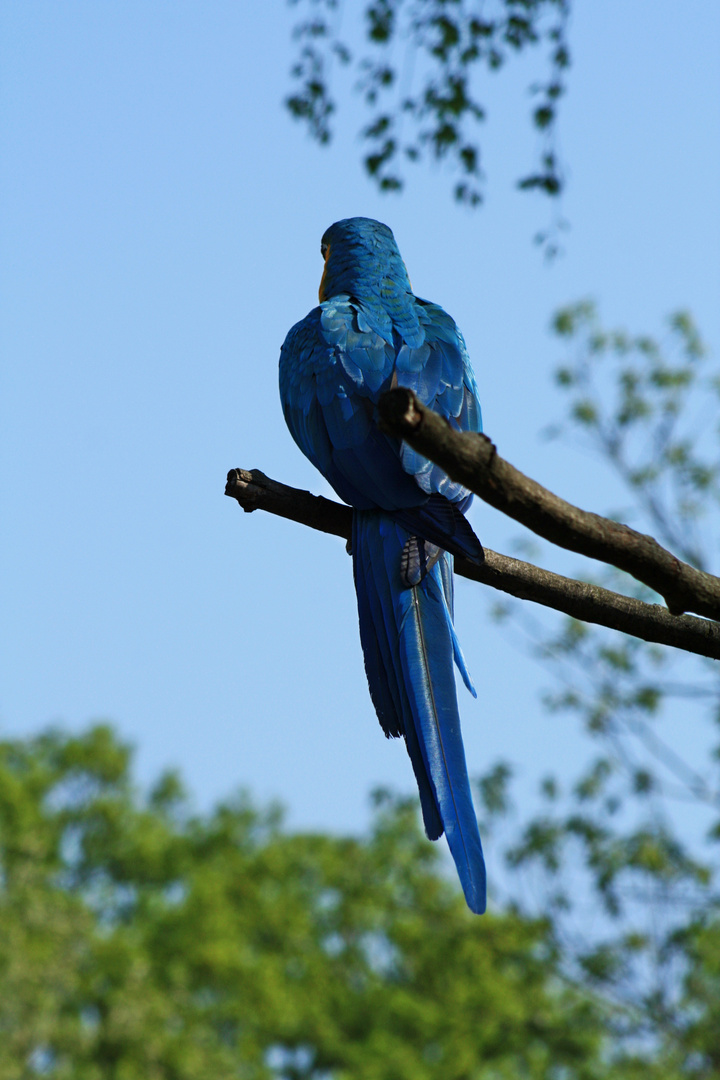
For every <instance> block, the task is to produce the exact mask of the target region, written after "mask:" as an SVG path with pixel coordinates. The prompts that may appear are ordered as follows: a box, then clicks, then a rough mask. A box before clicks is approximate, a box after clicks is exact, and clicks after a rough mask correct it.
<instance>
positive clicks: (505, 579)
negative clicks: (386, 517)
mask: <svg viewBox="0 0 720 1080" xmlns="http://www.w3.org/2000/svg"><path fill="white" fill-rule="evenodd" d="M423 452H424V451H423ZM225 494H226V495H229V496H230V497H231V498H233V499H237V501H238V503H239V504H240V506H241V507H242V508H243V510H245V511H246V512H251V511H253V510H266V511H267V512H268V513H271V514H276V515H278V516H279V517H284V518H288V519H289V520H291V521H297V522H299V523H300V524H301V525H307V526H309V527H310V528H312V529H318V530H320V531H321V532H326V533H331V534H332V535H333V536H340V537H342V538H343V539H344V540H349V539H350V535H351V531H352V510H351V509H350V507H349V506H344V505H343V504H342V503H337V502H333V501H332V500H331V499H324V498H323V497H322V496H318V495H311V494H310V492H309V491H300V490H298V489H297V488H293V487H288V486H287V484H280V483H278V481H277V480H271V479H270V477H268V476H265V474H264V473H262V472H260V470H259V469H252V470H251V471H248V470H246V469H231V470H230V472H229V473H228V476H227V485H226V487H225ZM455 571H456V573H457V574H459V575H460V576H461V577H466V578H470V579H471V580H473V581H479V582H481V583H482V584H484V585H490V586H492V588H494V589H499V590H500V591H502V592H506V593H509V594H510V595H511V596H516V597H519V598H520V599H522V600H532V601H533V602H534V603H536V604H543V605H544V606H545V607H551V608H554V609H555V610H556V611H562V612H564V613H565V614H566V615H571V616H572V617H573V618H575V619H581V620H583V621H584V622H592V623H598V624H599V625H601V626H608V627H610V628H611V629H613V630H621V631H623V632H624V633H626V634H632V635H633V636H634V637H639V638H642V639H643V640H645V641H654V642H657V643H659V644H661V645H672V646H674V647H675V648H678V649H684V650H685V651H686V652H692V653H698V654H699V655H700V656H709V657H711V658H713V659H715V660H718V659H720V624H718V623H715V622H709V621H707V620H705V619H697V618H695V617H694V616H692V615H680V616H676V615H671V614H670V613H669V612H668V611H667V610H666V609H665V608H664V607H662V606H661V605H660V604H645V603H643V602H642V601H641V600H634V599H631V598H630V597H627V596H621V595H620V593H616V592H612V591H610V590H609V589H602V588H600V587H599V586H597V585H588V584H587V583H585V582H583V581H575V580H574V579H572V578H566V577H562V576H561V575H560V574H553V573H551V572H550V571H549V570H542V569H541V568H540V567H537V566H533V565H532V563H526V562H522V561H521V560H520V559H510V558H508V557H507V556H506V555H499V554H498V553H497V552H495V551H490V550H489V549H488V548H485V562H484V563H483V565H482V566H476V565H475V564H474V563H471V562H469V561H468V560H466V559H460V558H456V559H455Z"/></svg>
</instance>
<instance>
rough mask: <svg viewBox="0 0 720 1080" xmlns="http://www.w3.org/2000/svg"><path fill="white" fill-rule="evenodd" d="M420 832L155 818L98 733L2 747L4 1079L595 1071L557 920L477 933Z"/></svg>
mask: <svg viewBox="0 0 720 1080" xmlns="http://www.w3.org/2000/svg"><path fill="white" fill-rule="evenodd" d="M502 777H503V773H502V770H500V772H498V773H497V775H496V777H495V779H494V781H492V780H491V781H489V783H488V785H487V791H488V793H492V792H494V795H492V799H491V801H492V800H494V802H493V805H495V806H497V805H499V804H498V801H497V791H498V785H501V784H502ZM416 818H417V816H416V811H415V807H414V800H411V801H410V802H406V801H398V800H394V799H392V798H391V797H390V796H389V795H387V794H383V793H379V794H378V795H377V796H376V811H375V820H374V824H373V828H372V831H371V834H370V835H369V836H368V837H367V838H364V839H356V838H350V837H330V836H324V835H302V834H289V833H287V832H285V831H284V830H283V828H282V820H281V815H280V814H279V812H278V811H277V809H271V810H270V811H267V812H260V811H258V810H257V809H255V808H254V807H253V806H252V804H251V803H250V802H249V800H248V799H247V798H246V797H244V796H242V797H239V798H237V799H235V800H232V801H229V802H226V803H223V804H221V805H220V806H218V807H217V808H216V809H215V810H214V811H213V812H212V813H210V814H208V815H207V816H197V815H193V814H192V813H191V812H190V810H189V807H188V804H187V802H186V801H185V799H184V797H183V796H182V792H181V788H180V786H179V784H178V781H177V778H176V777H174V776H172V775H168V776H165V777H163V778H161V780H160V781H159V782H158V784H157V785H156V786H155V788H154V789H153V791H152V792H151V794H150V796H149V797H148V798H147V799H141V798H140V797H139V796H138V795H137V793H136V792H135V791H134V789H133V786H132V783H131V779H130V774H129V755H128V751H127V748H125V747H123V746H122V745H120V744H119V743H118V742H117V740H116V739H115V737H114V736H113V734H112V732H111V731H110V730H109V729H108V728H106V727H98V728H94V729H93V730H91V731H89V732H88V733H87V734H86V735H84V736H80V737H72V738H71V737H67V736H64V735H61V734H60V733H58V732H51V733H49V734H46V735H43V736H41V737H39V738H36V739H33V740H29V741H27V742H22V741H16V742H4V743H2V744H0V829H1V833H0V837H1V839H0V866H1V867H2V888H1V889H0V1078H2V1080H15V1078H18V1080H19V1078H21V1077H23V1078H24V1077H27V1076H32V1075H42V1076H49V1077H53V1078H55V1077H58V1078H65V1077H68V1078H69V1077H72V1078H73V1080H85V1078H87V1080H91V1078H92V1080H100V1078H106V1077H107V1078H113V1080H115V1078H118V1080H120V1078H122V1080H133V1078H136V1077H137V1078H138V1080H139V1078H141V1077H142V1078H143V1080H145V1078H156V1077H157V1078H173V1080H175V1078H177V1080H181V1078H182V1080H191V1078H192V1080H194V1078H198V1080H199V1078H202V1080H206V1078H207V1077H213V1078H214V1080H220V1078H223V1077H237V1076H243V1077H257V1078H264V1077H268V1078H269V1077H288V1078H290V1077H293V1078H300V1077H308V1078H309V1077H321V1076H322V1077H330V1076H337V1077H368V1078H371V1077H372V1078H376V1077H377V1078H380V1077H387V1078H388V1080H390V1078H392V1080H398V1078H403V1077H407V1078H411V1077H412V1078H414V1080H415V1078H423V1077H428V1078H431V1077H438V1078H439V1077H443V1078H448V1077H449V1078H452V1077H457V1078H460V1077H465V1076H469V1075H473V1076H475V1075H477V1076H481V1075H482V1076H488V1077H489V1076H493V1077H495V1076H498V1077H499V1076H507V1077H511V1076H513V1077H514V1076H521V1077H527V1078H531V1077H535V1076H537V1077H541V1076H542V1077H545V1076H547V1075H548V1074H549V1072H550V1073H553V1074H554V1073H555V1072H561V1073H562V1075H563V1076H566V1077H568V1078H571V1077H578V1078H581V1077H588V1078H589V1077H592V1076H595V1075H596V1074H597V1071H598V1068H599V1056H598V1055H599V1054H600V1050H601V1044H602V1009H600V1008H599V1007H598V1006H597V1005H596V1004H595V1003H594V1002H593V1001H592V1000H591V999H590V998H588V996H587V995H584V994H582V993H580V992H578V991H576V990H575V989H573V988H572V987H571V986H568V985H566V984H565V983H564V982H563V981H562V980H561V979H560V978H559V976H558V964H557V960H556V956H555V954H554V948H553V944H552V939H551V935H550V933H549V929H548V925H547V923H546V922H545V921H544V920H533V919H527V918H522V917H520V916H518V915H516V914H512V913H508V914H505V915H503V914H496V915H489V916H488V917H487V918H484V919H478V918H476V917H474V916H472V915H471V914H470V913H469V912H468V911H467V909H466V907H465V904H464V901H463V898H462V896H461V895H460V894H459V891H458V889H457V887H456V885H455V883H454V881H452V880H451V879H447V878H446V877H445V876H444V874H443V873H442V872H441V870H440V867H439V851H438V848H436V847H433V846H431V845H430V844H428V842H427V841H426V839H425V838H424V837H423V836H422V834H421V833H420V831H419V829H418V824H417V819H416Z"/></svg>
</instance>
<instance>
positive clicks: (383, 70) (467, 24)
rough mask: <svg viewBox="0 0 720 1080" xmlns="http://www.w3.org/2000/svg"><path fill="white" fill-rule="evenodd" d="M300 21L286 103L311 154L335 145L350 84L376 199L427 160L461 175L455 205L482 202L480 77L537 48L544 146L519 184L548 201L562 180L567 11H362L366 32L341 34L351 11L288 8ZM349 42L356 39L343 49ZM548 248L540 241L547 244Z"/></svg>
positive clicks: (443, 7) (411, 6)
mask: <svg viewBox="0 0 720 1080" xmlns="http://www.w3.org/2000/svg"><path fill="white" fill-rule="evenodd" d="M292 2H293V3H298V2H300V3H302V4H303V5H304V8H305V17H304V18H303V19H301V20H300V21H299V22H298V23H297V24H296V26H295V32H294V37H295V40H296V42H297V59H296V62H295V64H294V66H293V68H292V76H293V79H294V80H295V82H296V87H297V89H296V91H295V93H293V94H292V95H291V96H290V97H289V98H288V99H287V106H288V108H289V110H290V112H291V114H292V115H293V116H295V117H296V118H298V119H299V120H302V121H303V122H304V123H306V124H307V126H308V130H309V132H310V134H311V135H312V136H313V138H315V139H316V140H317V141H318V142H319V143H321V144H322V143H327V142H329V141H330V139H331V136H332V124H331V121H332V118H333V115H334V113H335V112H336V100H335V96H334V94H333V90H332V83H333V82H334V81H335V80H336V79H337V77H338V71H337V69H338V68H348V69H350V70H351V71H352V72H353V73H354V74H355V77H356V86H357V89H359V91H360V94H361V96H362V100H363V102H364V105H365V108H366V110H367V112H368V114H369V120H368V123H367V124H366V125H365V126H364V128H363V130H362V133H361V134H362V137H363V139H364V140H365V142H366V145H367V151H366V154H365V167H366V169H367V171H368V173H369V174H370V176H372V177H373V179H374V180H375V181H376V182H377V184H378V186H379V187H380V189H381V190H385V191H389V190H398V189H400V188H401V187H402V186H403V184H404V182H405V180H404V172H405V170H404V167H403V166H404V163H406V162H408V161H409V162H416V161H419V160H421V159H423V158H428V157H429V158H431V159H432V158H435V159H437V160H442V161H448V162H450V163H451V165H452V166H453V167H454V169H455V170H456V171H457V172H459V174H460V177H459V179H458V180H457V181H456V183H455V188H454V193H455V197H456V199H458V200H459V201H460V202H463V203H466V204H468V205H470V206H476V205H477V204H478V203H480V202H481V201H482V191H483V179H484V177H483V171H482V164H481V163H482V154H481V150H480V146H479V144H478V133H479V127H480V125H481V124H482V123H483V122H484V120H485V119H486V110H485V108H484V107H483V105H482V103H481V101H480V100H479V98H478V96H477V90H476V82H477V76H478V74H479V72H480V71H481V70H482V69H483V68H485V69H486V70H487V71H490V72H495V71H498V70H499V69H500V68H502V67H503V66H504V65H505V64H506V63H507V62H508V60H509V59H510V58H511V57H512V56H513V55H516V54H518V53H521V52H524V51H526V50H528V49H530V48H534V49H538V48H543V49H544V51H545V53H546V61H547V65H548V73H547V75H546V77H545V79H543V80H540V81H539V82H535V83H533V85H532V86H531V87H530V92H531V94H532V96H533V98H534V100H535V104H534V107H533V109H532V111H531V120H532V125H533V127H534V129H535V131H536V133H539V134H540V135H541V150H540V155H539V160H538V162H537V165H536V167H535V168H534V169H532V171H531V172H530V173H528V175H526V176H524V177H522V178H521V179H520V180H519V181H518V186H519V187H520V188H521V189H523V190H533V191H541V192H544V193H545V194H546V195H550V196H556V195H558V194H559V193H560V191H561V190H562V187H563V177H562V173H561V169H560V164H559V161H558V159H557V153H556V149H555V127H556V122H557V109H558V103H559V100H560V98H561V97H562V95H563V93H564V91H565V86H564V76H565V71H566V69H567V67H568V66H569V63H570V53H569V48H568V43H567V23H568V19H569V14H570V0H493V2H492V3H489V4H484V5H481V6H480V5H474V4H473V5H466V4H464V3H462V2H460V0H415V2H413V3H410V2H409V0H406V2H403V0H368V2H367V3H366V5H365V8H364V31H363V30H358V32H357V34H354V35H353V33H352V31H351V30H349V29H348V27H347V26H346V25H341V16H342V15H345V16H347V17H349V16H350V14H351V13H350V11H345V10H344V9H345V7H346V6H347V5H344V4H343V3H342V2H339V0H292ZM348 35H351V36H353V37H355V38H356V39H357V41H358V43H357V44H355V43H353V45H351V44H350V43H349V41H348ZM543 239H544V240H547V239H548V238H547V237H544V238H543Z"/></svg>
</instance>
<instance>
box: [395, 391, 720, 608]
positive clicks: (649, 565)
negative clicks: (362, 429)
mask: <svg viewBox="0 0 720 1080" xmlns="http://www.w3.org/2000/svg"><path fill="white" fill-rule="evenodd" d="M378 408H379V413H380V426H381V427H382V429H383V430H384V431H386V432H388V434H391V435H395V436H397V437H398V438H401V439H404V440H405V442H407V443H409V445H410V446H412V448H413V449H414V450H417V451H419V453H421V454H423V455H424V456H425V457H428V458H430V460H431V461H434V462H436V463H437V464H438V465H440V466H441V468H443V469H444V470H445V472H446V473H447V474H448V476H450V477H451V478H452V479H453V480H458V481H460V483H462V484H464V485H465V487H467V488H469V489H470V490H471V491H473V492H475V493H476V494H477V495H479V496H480V498H481V499H484V501H485V502H487V503H489V504H490V506H494V507H495V508H496V509H497V510H501V511H502V512H503V513H504V514H507V515H508V516H509V517H512V518H514V519H515V520H516V521H519V522H521V524H523V525H526V526H527V528H529V529H532V531H533V532H535V533H537V534H538V536H542V537H544V538H545V539H546V540H550V541H551V542H552V543H553V544H557V545H558V546H559V547H564V548H568V549H569V550H570V551H577V552H579V553H580V554H581V555H588V556H590V558H593V559H599V560H600V561H601V562H606V563H610V564H611V565H612V566H616V567H618V569H619V570H624V571H625V572H626V573H628V574H631V575H632V576H633V577H634V578H636V579H637V580H638V581H641V582H643V584H645V585H649V586H650V588H651V589H653V590H654V591H655V592H657V593H659V594H660V596H662V597H663V598H664V600H665V603H666V604H667V606H668V610H669V611H670V612H671V614H673V615H680V614H681V613H682V612H684V611H694V612H695V613H696V614H698V615H704V616H705V617H706V618H708V619H720V578H716V577H713V575H712V574H706V573H703V571H702V570H697V569H696V568H695V567H694V566H690V565H689V564H688V563H685V562H682V560H680V559H678V558H677V557H676V556H675V555H673V554H672V553H671V552H669V551H666V549H665V548H663V547H661V545H660V544H658V542H657V540H654V539H653V538H652V536H646V535H645V534H643V533H639V532H636V531H635V530H634V529H631V528H630V527H629V526H628V525H623V524H621V523H620V522H617V521H610V520H609V519H608V518H604V517H600V515H599V514H592V513H589V512H588V511H586V510H580V509H579V508H578V507H577V506H573V505H572V503H568V502H565V500H564V499H561V498H559V497H558V496H557V495H554V494H553V493H552V492H551V491H548V489H547V488H544V487H542V485H541V484H538V483H536V482H535V481H534V480H531V479H530V478H529V477H527V476H525V475H524V474H523V473H521V472H520V471H519V470H518V469H516V468H515V467H514V466H513V465H511V464H510V463H509V462H508V461H505V460H504V459H503V458H501V457H500V455H499V454H498V452H497V449H496V447H495V446H494V444H493V443H492V442H491V441H490V439H488V438H487V436H486V435H477V434H475V433H474V432H460V431H455V430H454V429H453V428H451V427H450V425H449V424H448V422H447V421H446V420H445V419H443V417H441V416H438V415H437V413H434V412H433V411H432V410H431V409H428V408H427V407H426V406H425V405H423V404H422V402H420V401H419V400H418V398H417V397H416V396H415V394H414V393H413V392H412V390H406V389H404V388H401V387H398V388H397V389H394V390H389V391H388V392H387V393H386V394H383V396H382V397H381V399H380V401H379V405H378Z"/></svg>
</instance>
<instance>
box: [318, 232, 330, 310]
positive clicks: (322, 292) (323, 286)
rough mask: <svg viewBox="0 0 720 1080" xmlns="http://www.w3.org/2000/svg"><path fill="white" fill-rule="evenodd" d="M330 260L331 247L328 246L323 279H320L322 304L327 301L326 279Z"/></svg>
mask: <svg viewBox="0 0 720 1080" xmlns="http://www.w3.org/2000/svg"><path fill="white" fill-rule="evenodd" d="M329 258H330V245H329V244H328V246H327V251H326V252H325V266H324V268H323V272H322V277H321V278H320V288H319V289H318V299H319V301H320V303H321V304H322V302H323V300H324V299H325V278H326V277H327V268H328V260H329Z"/></svg>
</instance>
